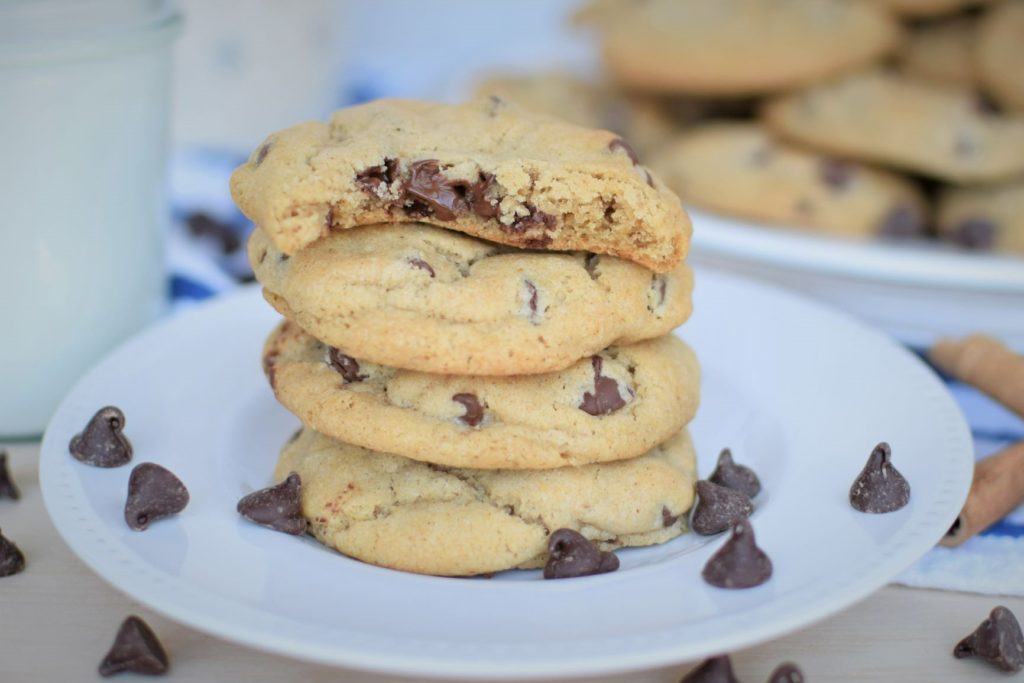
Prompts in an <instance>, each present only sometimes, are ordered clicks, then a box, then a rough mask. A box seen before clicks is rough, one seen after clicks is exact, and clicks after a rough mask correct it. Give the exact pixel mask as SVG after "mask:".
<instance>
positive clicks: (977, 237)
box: [949, 216, 996, 251]
mask: <svg viewBox="0 0 1024 683" xmlns="http://www.w3.org/2000/svg"><path fill="white" fill-rule="evenodd" d="M949 236H950V238H951V239H952V240H953V242H955V243H956V244H959V245H960V246H961V247H964V248H966V249H973V250H976V251H989V250H990V249H992V246H993V245H994V244H995V241H996V224H995V222H994V221H991V220H989V219H988V218H982V217H981V216H977V217H970V218H965V219H964V220H962V221H960V222H959V223H957V224H956V226H955V227H954V228H953V230H952V232H950V235H949Z"/></svg>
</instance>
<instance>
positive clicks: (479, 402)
mask: <svg viewBox="0 0 1024 683" xmlns="http://www.w3.org/2000/svg"><path fill="white" fill-rule="evenodd" d="M263 367H264V370H265V372H266V374H267V377H268V379H269V381H270V384H271V386H272V387H273V389H274V393H275V394H276V395H277V398H278V400H279V401H280V402H281V403H282V404H283V405H284V406H285V407H286V408H288V409H289V410H290V411H291V412H293V413H295V415H296V416H298V417H299V419H300V420H302V422H303V424H305V425H307V426H310V427H312V428H314V429H316V430H317V431H319V432H321V433H323V434H326V435H328V436H330V437H332V438H335V439H338V440H339V441H344V442H346V443H352V444H356V445H359V446H362V447H364V448H370V449H373V450H377V451H383V452H385V453H395V454H397V455H402V456H405V457H407V458H412V459H414V460H423V461H427V462H432V463H434V464H438V465H445V466H450V467H472V468H496V469H545V468H553V467H563V466H566V465H584V464H589V463H594V462H605V461H611V460H624V459H628V458H633V457H636V456H638V455H641V454H642V453H644V452H646V451H648V450H650V449H651V448H653V447H654V446H655V445H656V444H658V443H661V442H662V441H664V440H665V439H667V438H668V437H670V436H671V435H672V434H675V433H676V432H677V431H679V430H680V429H682V427H683V426H684V425H685V424H687V423H688V422H689V421H690V420H691V419H692V418H693V416H694V414H695V413H696V410H697V401H698V391H699V383H700V378H699V369H698V366H697V361H696V358H695V357H694V355H693V352H692V351H691V350H690V348H689V347H688V346H686V344H684V343H683V342H682V341H680V340H679V339H677V338H675V337H673V336H664V337H658V338H657V339H653V340H650V341H644V342H638V343H636V344H632V345H629V346H620V347H611V348H608V349H606V350H604V351H602V352H601V353H600V354H597V355H595V356H592V357H590V358H584V359H582V360H580V361H578V362H576V363H575V364H573V365H571V366H570V367H568V368H566V369H565V370H562V371H560V372H554V373H548V374H543V375H520V376H513V377H460V376H455V375H435V374H426V373H419V372H413V371H408V370H397V369H394V368H389V367H385V366H381V365H375V364H373V363H366V362H362V361H359V360H356V359H352V358H348V357H343V358H340V357H338V356H337V354H334V355H333V358H332V354H331V353H330V351H329V349H328V347H326V346H325V345H323V344H321V343H320V342H318V341H316V340H315V339H314V338H313V337H311V336H309V335H308V334H306V333H305V332H303V331H302V330H301V329H300V328H299V327H298V326H297V325H296V324H295V323H293V322H291V321H285V322H284V323H282V324H281V325H280V326H279V327H278V328H277V329H276V330H274V331H273V332H272V333H271V335H270V337H269V338H268V340H267V343H266V345H265V347H264V354H263Z"/></svg>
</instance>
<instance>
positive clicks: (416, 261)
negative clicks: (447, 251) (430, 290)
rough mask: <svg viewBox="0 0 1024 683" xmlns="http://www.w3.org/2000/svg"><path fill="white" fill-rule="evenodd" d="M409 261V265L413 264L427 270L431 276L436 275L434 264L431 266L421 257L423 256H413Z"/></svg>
mask: <svg viewBox="0 0 1024 683" xmlns="http://www.w3.org/2000/svg"><path fill="white" fill-rule="evenodd" d="M408 261H409V265H410V266H412V267H413V268H419V269H420V270H425V271H426V272H428V273H430V277H434V268H433V266H431V265H430V264H429V263H427V262H426V261H424V260H423V259H421V258H411V259H408Z"/></svg>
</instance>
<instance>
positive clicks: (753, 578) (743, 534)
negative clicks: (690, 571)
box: [701, 519, 772, 588]
mask: <svg viewBox="0 0 1024 683" xmlns="http://www.w3.org/2000/svg"><path fill="white" fill-rule="evenodd" d="M701 576H703V577H704V580H705V581H707V582H708V583H710V584H711V585H712V586H717V587H718V588H753V587H754V586H760V585H761V584H762V583H764V582H765V581H767V580H768V579H770V578H771V576H772V561H771V560H770V559H768V556H767V555H766V554H765V552H764V551H763V550H761V549H760V548H758V547H757V542H756V540H755V539H754V528H753V527H752V526H750V521H749V520H746V519H743V520H740V521H739V522H736V524H734V525H733V527H732V535H731V536H730V537H729V540H728V541H726V542H725V545H723V546H722V547H721V548H719V550H718V552H716V553H715V554H714V555H712V556H711V559H710V560H708V563H707V564H706V565H704V571H703V572H701Z"/></svg>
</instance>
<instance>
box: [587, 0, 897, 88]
mask: <svg viewBox="0 0 1024 683" xmlns="http://www.w3.org/2000/svg"><path fill="white" fill-rule="evenodd" d="M595 23H596V24H597V25H598V30H599V31H600V32H601V33H602V51H603V56H604V61H605V64H606V66H607V68H608V71H609V73H610V75H611V77H612V79H613V80H615V81H616V82H617V83H619V84H621V85H622V86H624V87H627V88H629V89H635V90H639V91H650V92H658V93H666V94H667V93H679V94H700V95H754V94H764V93H772V92H778V91H780V90H787V89H791V88H794V87H798V86H802V85H807V84H809V83H813V82H815V81H818V80H821V79H822V78H827V77H829V76H832V75H834V74H837V73H841V72H844V71H847V70H850V69H854V68H857V67H859V66H862V65H865V64H868V63H870V62H873V61H875V60H876V59H878V58H880V57H881V56H883V55H884V54H886V53H887V52H889V51H890V50H891V49H892V48H894V47H895V46H896V44H897V41H898V39H899V36H900V29H899V26H898V24H897V22H896V21H895V20H894V19H893V18H892V16H891V15H890V14H889V13H888V12H886V11H884V10H882V9H880V8H878V7H876V6H874V5H871V4H870V3H860V2H847V1H846V0H647V1H646V2H643V3H620V4H619V5H618V6H616V8H615V11H611V8H609V9H608V11H606V12H603V13H601V14H599V15H598V16H597V19H596V20H595Z"/></svg>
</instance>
